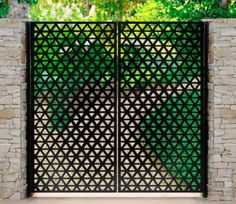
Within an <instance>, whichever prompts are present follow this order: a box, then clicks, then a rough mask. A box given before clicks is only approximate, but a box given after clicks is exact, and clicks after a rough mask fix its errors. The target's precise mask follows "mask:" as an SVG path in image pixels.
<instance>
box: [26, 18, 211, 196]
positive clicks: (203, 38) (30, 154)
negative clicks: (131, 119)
mask: <svg viewBox="0 0 236 204" xmlns="http://www.w3.org/2000/svg"><path fill="white" fill-rule="evenodd" d="M50 23H51V24H69V23H65V22H43V23H42V22H27V39H28V40H27V43H28V44H27V56H28V58H27V59H28V60H27V64H28V65H27V67H28V72H27V73H28V74H27V78H28V85H27V100H28V118H27V160H28V161H27V184H28V186H27V196H31V193H32V192H35V189H36V188H35V181H34V180H35V178H34V174H35V170H34V166H35V164H34V159H35V151H34V145H35V143H36V141H35V138H34V128H35V125H34V113H35V112H34V100H35V98H34V94H33V93H34V60H33V56H34V50H33V49H34V41H35V36H34V25H36V24H50ZM70 23H71V24H87V25H88V24H99V25H102V24H107V22H91V23H90V22H80V23H78V22H70ZM132 23H135V24H140V25H144V24H156V25H161V24H162V25H171V24H178V25H183V24H192V25H195V24H198V25H200V26H201V30H200V33H199V35H200V38H199V40H200V43H201V68H202V70H201V87H202V88H201V111H202V112H201V165H202V166H201V186H199V188H198V190H192V189H190V190H187V191H184V190H183V189H181V188H179V189H177V190H176V189H175V190H173V189H171V188H169V189H168V190H161V189H159V190H150V189H148V184H147V188H146V189H145V190H137V189H136V190H131V189H129V188H128V189H129V190H122V189H121V186H122V185H121V178H122V175H121V172H122V171H121V168H122V161H121V154H122V147H121V138H122V137H121V136H120V135H121V128H122V126H121V120H122V119H121V107H122V102H121V98H122V97H121V94H122V88H121V86H120V85H121V79H122V74H121V67H122V64H121V63H122V59H121V55H122V54H123V53H122V52H121V47H122V42H121V41H122V35H123V33H122V26H124V25H126V24H132ZM110 24H113V25H114V30H113V32H114V35H115V36H116V34H117V36H116V37H114V45H115V48H114V58H113V60H114V62H116V63H115V66H114V90H113V91H114V107H115V111H114V115H115V116H114V123H115V124H114V127H115V128H116V129H115V130H114V142H115V144H114V148H115V151H117V152H116V153H115V155H114V160H115V162H114V165H115V169H114V172H115V174H114V178H113V179H114V191H108V192H116V191H117V190H118V191H119V192H121V193H122V192H139V193H144V192H152V193H153V192H203V194H204V196H207V139H208V132H207V51H208V47H207V44H208V24H207V23H196V22H188V23H184V22H183V23H182V22H181V23H179V22H178V23H176V22H118V23H113V22H111V23H110ZM175 31H176V30H173V32H175ZM81 32H82V33H83V32H84V31H83V30H82V31H81ZM92 32H94V31H93V30H92ZM132 32H133V31H132ZM132 32H131V33H132ZM107 39H108V38H107ZM107 39H106V40H107ZM117 48H118V49H117ZM131 61H132V60H131ZM152 74H153V73H152ZM137 90H142V91H143V90H145V88H144V87H143V88H141V89H140V88H138V89H137ZM117 97H118V98H117ZM139 128H140V127H139ZM117 144H118V145H117ZM117 147H118V150H117ZM117 156H118V158H117ZM117 162H118V163H117ZM117 165H118V167H116V166H117ZM147 170H148V169H147ZM148 171H149V170H148ZM117 175H119V177H117ZM175 177H176V176H175ZM60 179H63V178H62V177H61V178H60ZM155 179H156V178H155V177H153V178H151V180H155ZM163 179H164V180H165V178H162V180H163ZM156 182H157V181H156ZM136 185H138V184H136ZM179 185H180V184H178V186H179ZM117 186H118V189H117ZM167 186H168V185H167ZM138 189H139V188H138ZM36 192H54V191H53V190H52V191H48V190H45V191H44V190H40V191H39V190H36ZM56 192H107V191H97V190H94V191H78V190H73V191H68V190H67V191H58V190H57V191H56Z"/></svg>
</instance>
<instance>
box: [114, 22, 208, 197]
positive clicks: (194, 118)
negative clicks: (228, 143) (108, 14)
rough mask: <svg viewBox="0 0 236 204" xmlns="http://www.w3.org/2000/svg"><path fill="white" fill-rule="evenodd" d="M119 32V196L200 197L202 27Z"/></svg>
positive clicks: (143, 26)
mask: <svg viewBox="0 0 236 204" xmlns="http://www.w3.org/2000/svg"><path fill="white" fill-rule="evenodd" d="M119 31H120V32H119V45H120V46H119V57H120V58H119V82H120V83H119V100H120V104H119V117H120V121H119V122H120V127H119V136H120V138H119V191H120V192H201V191H202V189H203V186H204V182H205V181H204V180H203V175H204V173H203V172H204V169H205V166H204V162H205V160H204V159H203V158H204V157H203V156H202V154H204V151H203V149H204V148H203V146H204V144H203V143H202V141H203V140H204V137H203V135H204V132H203V131H202V127H203V126H204V118H203V117H204V116H203V114H204V113H203V109H204V107H203V103H204V100H203V95H204V93H203V91H204V85H203V84H202V83H203V81H204V79H203V77H204V70H205V66H204V64H203V53H204V50H203V49H204V48H203V36H202V33H203V24H202V23H146V22H145V23H140V22H136V23H130V22H127V23H120V24H119ZM204 105H206V104H204Z"/></svg>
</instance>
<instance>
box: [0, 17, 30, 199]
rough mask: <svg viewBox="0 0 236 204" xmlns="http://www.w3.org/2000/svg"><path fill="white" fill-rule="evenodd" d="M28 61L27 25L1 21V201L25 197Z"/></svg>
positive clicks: (8, 20)
mask: <svg viewBox="0 0 236 204" xmlns="http://www.w3.org/2000/svg"><path fill="white" fill-rule="evenodd" d="M25 59H26V54H25V23H24V22H23V21H21V20H17V19H15V20H14V19H0V198H21V197H24V194H25V186H26V176H25V172H26V162H25V161H26V153H25V152H26V151H25V149H26V148H25V146H26V144H25V134H26V131H25V130H26V80H25V75H26V60H25Z"/></svg>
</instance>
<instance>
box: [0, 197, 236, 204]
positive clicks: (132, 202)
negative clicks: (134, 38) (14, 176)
mask: <svg viewBox="0 0 236 204" xmlns="http://www.w3.org/2000/svg"><path fill="white" fill-rule="evenodd" d="M0 204H236V201H232V202H226V201H222V202H215V201H208V200H205V199H202V198H191V199H189V198H186V199H182V198H168V199H167V198H150V199H148V198H145V199H144V198H136V199H134V198H125V199H124V198H113V199H112V198H106V199H104V198H30V199H26V200H21V201H17V200H15V201H0Z"/></svg>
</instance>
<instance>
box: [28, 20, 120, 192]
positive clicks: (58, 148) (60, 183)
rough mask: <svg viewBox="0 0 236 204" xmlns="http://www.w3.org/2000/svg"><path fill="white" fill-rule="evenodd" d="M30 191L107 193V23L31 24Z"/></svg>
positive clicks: (110, 175) (111, 120)
mask: <svg viewBox="0 0 236 204" xmlns="http://www.w3.org/2000/svg"><path fill="white" fill-rule="evenodd" d="M32 26H33V28H32V29H33V36H32V41H33V48H32V70H33V94H34V96H33V97H34V100H33V107H34V110H33V114H34V118H33V120H34V161H33V163H34V184H33V185H34V189H33V191H36V192H114V191H116V187H115V186H116V185H115V182H116V181H115V172H116V163H115V161H116V159H115V157H116V156H115V155H116V153H115V150H116V143H115V117H116V116H115V110H116V108H115V67H116V60H115V53H116V36H115V33H116V32H115V29H116V26H115V24H114V23H32Z"/></svg>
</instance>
